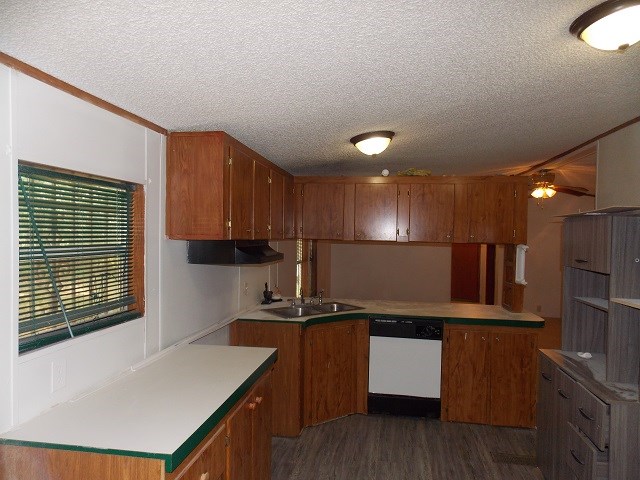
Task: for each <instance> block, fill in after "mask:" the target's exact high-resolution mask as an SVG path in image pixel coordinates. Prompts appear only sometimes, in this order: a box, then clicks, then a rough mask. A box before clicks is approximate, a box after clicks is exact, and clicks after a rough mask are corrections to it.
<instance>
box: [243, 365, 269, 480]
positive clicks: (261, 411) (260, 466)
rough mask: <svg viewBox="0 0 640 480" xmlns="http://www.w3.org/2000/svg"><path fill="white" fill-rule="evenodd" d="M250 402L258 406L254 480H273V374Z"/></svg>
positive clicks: (255, 412)
mask: <svg viewBox="0 0 640 480" xmlns="http://www.w3.org/2000/svg"><path fill="white" fill-rule="evenodd" d="M249 400H250V401H252V402H254V403H255V404H256V408H255V409H254V410H253V432H252V450H253V451H252V455H253V461H252V464H253V472H252V473H253V476H252V477H251V478H252V480H269V479H270V478H271V408H272V407H271V374H270V373H268V374H267V375H266V376H265V377H264V378H263V379H262V380H260V383H258V385H256V387H255V388H254V389H253V393H252V394H251V396H250V398H249Z"/></svg>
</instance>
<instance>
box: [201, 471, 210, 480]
mask: <svg viewBox="0 0 640 480" xmlns="http://www.w3.org/2000/svg"><path fill="white" fill-rule="evenodd" d="M200 480H209V472H204V473H203V474H202V475H200Z"/></svg>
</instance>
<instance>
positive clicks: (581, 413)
mask: <svg viewBox="0 0 640 480" xmlns="http://www.w3.org/2000/svg"><path fill="white" fill-rule="evenodd" d="M578 411H579V412H580V415H582V416H583V417H584V418H586V419H587V420H590V421H592V422H593V421H594V420H595V419H596V418H595V417H592V416H591V415H589V414H588V413H586V412H585V411H584V408H582V407H578Z"/></svg>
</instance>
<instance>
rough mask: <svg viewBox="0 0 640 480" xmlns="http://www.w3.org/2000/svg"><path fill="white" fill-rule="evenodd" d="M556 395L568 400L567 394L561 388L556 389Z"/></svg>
mask: <svg viewBox="0 0 640 480" xmlns="http://www.w3.org/2000/svg"><path fill="white" fill-rule="evenodd" d="M558 395H560V396H561V397H562V398H565V399H567V400H569V395H567V394H566V393H564V392H563V391H562V389H561V388H559V389H558Z"/></svg>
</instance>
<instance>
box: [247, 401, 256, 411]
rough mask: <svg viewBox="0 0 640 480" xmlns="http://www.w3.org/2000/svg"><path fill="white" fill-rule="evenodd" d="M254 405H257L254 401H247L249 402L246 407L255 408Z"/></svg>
mask: <svg viewBox="0 0 640 480" xmlns="http://www.w3.org/2000/svg"><path fill="white" fill-rule="evenodd" d="M256 407H257V404H256V403H255V402H251V403H249V404H248V405H247V408H248V409H249V410H255V409H256Z"/></svg>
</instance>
